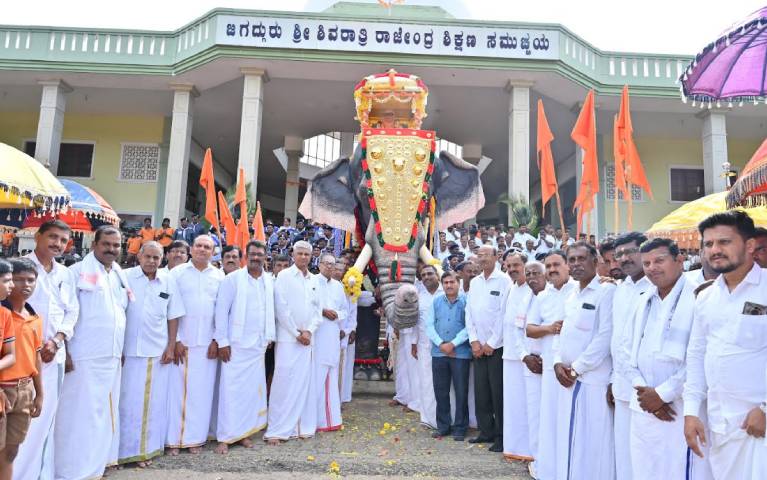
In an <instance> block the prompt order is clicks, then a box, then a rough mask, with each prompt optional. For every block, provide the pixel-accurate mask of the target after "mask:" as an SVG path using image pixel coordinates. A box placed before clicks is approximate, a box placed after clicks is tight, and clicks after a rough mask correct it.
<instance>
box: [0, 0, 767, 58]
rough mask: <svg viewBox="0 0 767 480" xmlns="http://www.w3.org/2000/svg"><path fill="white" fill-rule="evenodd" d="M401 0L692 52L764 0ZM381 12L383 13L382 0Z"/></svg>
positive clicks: (59, 8)
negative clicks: (717, 1) (622, 0)
mask: <svg viewBox="0 0 767 480" xmlns="http://www.w3.org/2000/svg"><path fill="white" fill-rule="evenodd" d="M365 1H369V2H373V3H375V0H365ZM404 2H405V3H406V4H427V5H435V4H437V5H443V6H445V8H446V9H447V10H448V11H451V13H453V14H454V15H455V16H457V17H468V18H472V19H477V20H486V19H493V20H506V21H520V22H540V23H560V24H562V25H564V26H565V27H567V28H568V29H570V30H571V31H572V32H574V33H575V34H576V35H578V36H580V37H581V38H583V39H584V40H586V41H587V42H589V43H591V44H592V45H594V46H596V47H597V48H599V49H601V50H609V51H618V52H623V51H625V52H641V53H666V54H695V53H697V52H699V51H700V50H701V49H702V48H703V47H705V46H706V45H707V44H708V43H710V42H711V41H713V40H714V39H716V38H717V37H718V36H719V35H720V34H721V33H722V32H723V31H725V30H727V29H728V27H730V26H731V25H733V24H735V23H738V22H740V21H741V20H742V19H743V18H745V17H747V16H748V15H749V14H750V13H752V12H754V11H756V10H757V9H759V8H762V7H763V6H764V5H765V0H761V1H760V0H729V1H727V2H725V3H723V4H720V3H716V4H714V3H713V2H703V1H701V0H671V1H669V0H642V1H641V2H628V3H623V2H618V1H615V0H580V1H573V0H544V1H539V2H530V1H527V0H526V1H524V2H523V1H521V0H469V1H459V0H404ZM333 3H335V0H279V1H275V0H183V1H182V0H165V1H162V0H160V1H158V0H131V1H128V2H114V1H109V0H106V1H105V0H66V1H62V0H24V1H11V2H3V7H2V14H0V24H4V25H47V26H66V27H93V28H126V29H142V30H175V29H177V28H179V27H181V26H182V25H184V24H186V23H187V22H190V21H192V20H194V19H195V18H198V17H199V16H201V15H202V14H204V13H206V12H208V11H209V10H212V9H213V8H216V7H228V8H241V9H253V10H275V9H279V10H292V11H320V10H322V9H324V8H326V7H327V6H329V5H332V4H333ZM710 5H712V6H715V10H713V9H711V7H710ZM725 6H726V8H725ZM393 8H394V9H396V8H397V6H394V7H393ZM381 15H382V17H385V16H386V15H387V12H386V9H385V8H383V7H382V8H381Z"/></svg>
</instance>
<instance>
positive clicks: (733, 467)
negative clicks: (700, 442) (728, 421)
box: [708, 424, 767, 480]
mask: <svg viewBox="0 0 767 480" xmlns="http://www.w3.org/2000/svg"><path fill="white" fill-rule="evenodd" d="M727 430H728V433H725V434H721V433H716V432H711V441H710V445H711V449H710V450H709V454H708V460H709V465H710V466H711V472H712V473H713V476H714V478H715V479H716V480H734V479H736V478H737V479H738V480H764V479H765V478H767V444H765V440H764V438H756V437H752V436H750V435H748V434H747V433H746V431H745V430H743V429H742V428H740V424H732V425H729V428H728V429H727Z"/></svg>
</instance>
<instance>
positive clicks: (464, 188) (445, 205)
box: [432, 151, 485, 230]
mask: <svg viewBox="0 0 767 480" xmlns="http://www.w3.org/2000/svg"><path fill="white" fill-rule="evenodd" d="M432 193H433V194H434V198H435V199H436V201H437V211H436V217H437V228H438V229H439V230H444V229H445V228H447V227H449V226H450V225H453V224H455V223H461V222H463V221H465V220H467V219H469V218H472V217H474V216H476V215H477V212H478V211H479V210H480V209H481V208H482V207H484V206H485V194H484V192H483V191H482V182H481V180H480V178H479V170H478V169H477V167H476V166H474V165H472V164H471V163H469V162H466V161H465V160H462V159H460V158H458V157H456V156H455V155H451V154H450V153H448V152H445V151H442V152H440V154H439V157H437V158H435V159H434V174H433V175H432Z"/></svg>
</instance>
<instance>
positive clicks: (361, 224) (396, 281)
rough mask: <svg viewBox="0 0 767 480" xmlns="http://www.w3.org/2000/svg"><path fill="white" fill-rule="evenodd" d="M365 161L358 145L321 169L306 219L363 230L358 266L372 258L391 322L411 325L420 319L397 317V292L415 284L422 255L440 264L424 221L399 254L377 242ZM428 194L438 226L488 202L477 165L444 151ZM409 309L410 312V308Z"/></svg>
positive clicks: (307, 199) (304, 209)
mask: <svg viewBox="0 0 767 480" xmlns="http://www.w3.org/2000/svg"><path fill="white" fill-rule="evenodd" d="M363 160H364V159H363V153H362V149H361V148H359V147H357V149H355V151H354V154H353V155H352V157H351V158H340V159H338V160H336V161H334V162H333V163H331V164H330V165H328V166H327V167H325V168H323V169H322V170H321V171H319V172H318V173H317V174H316V175H315V176H314V178H313V180H312V181H311V185H310V186H309V188H308V190H307V193H306V195H305V196H304V199H303V201H302V203H301V206H300V208H299V212H300V213H301V214H302V215H303V216H304V217H306V218H311V219H312V220H314V221H317V222H320V223H326V224H328V225H331V226H333V227H336V228H340V229H343V230H347V231H361V232H364V236H365V246H364V247H363V249H362V252H361V253H360V256H359V257H358V259H357V261H356V263H355V264H354V268H355V269H356V271H358V272H363V271H364V269H365V267H366V266H367V265H368V262H369V261H370V260H371V258H372V260H373V262H374V264H375V266H376V268H377V270H378V278H379V288H380V291H381V300H382V303H383V307H384V314H385V316H386V319H387V321H388V322H389V323H390V324H391V325H392V326H393V327H394V328H397V329H402V328H409V327H412V326H414V325H415V324H416V323H417V322H418V315H417V314H416V315H415V316H413V315H412V314H408V315H397V311H398V310H399V309H398V308H396V306H395V295H396V293H397V290H398V289H399V288H400V286H402V285H405V284H410V285H412V284H414V283H415V280H416V268H417V265H418V259H419V258H420V259H421V260H423V261H424V263H427V264H429V263H432V264H434V263H437V262H435V261H434V258H433V257H432V255H431V252H429V250H428V248H426V245H425V239H426V233H425V229H426V225H424V222H422V221H419V222H417V224H418V228H417V235H415V242H412V245H409V246H408V249H407V251H406V252H400V253H395V252H392V251H389V250H387V249H385V248H384V247H383V246H382V245H380V244H379V242H378V241H377V237H376V231H375V229H374V221H373V217H372V210H371V207H370V204H369V200H368V185H367V181H366V177H365V174H364V171H363V167H362V161H363ZM429 192H430V195H432V196H433V197H434V198H435V200H436V210H435V218H436V227H437V228H438V229H440V230H442V229H444V228H447V226H449V225H452V224H455V223H460V222H463V221H464V220H466V219H468V218H471V217H474V216H475V215H476V213H477V212H478V211H479V210H480V209H481V208H482V207H483V206H484V204H485V196H484V193H483V191H482V183H481V181H480V177H479V170H478V169H477V167H476V166H474V165H472V164H470V163H468V162H466V161H464V160H462V159H460V158H458V157H456V156H454V155H452V154H450V153H448V152H446V151H442V152H440V154H439V155H438V156H437V155H435V158H434V170H433V173H432V174H431V179H430V180H429ZM357 228H359V230H357ZM394 260H396V261H397V263H398V265H399V271H398V273H399V275H396V276H395V275H393V274H392V272H391V269H392V266H393V261H394ZM439 270H440V272H441V269H439ZM409 307H410V306H409ZM407 310H408V311H409V312H412V309H411V308H407ZM416 312H417V309H416Z"/></svg>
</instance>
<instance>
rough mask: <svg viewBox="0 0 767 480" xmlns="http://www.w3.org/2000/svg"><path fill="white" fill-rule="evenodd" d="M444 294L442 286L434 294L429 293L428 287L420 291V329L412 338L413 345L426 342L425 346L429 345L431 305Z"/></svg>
mask: <svg viewBox="0 0 767 480" xmlns="http://www.w3.org/2000/svg"><path fill="white" fill-rule="evenodd" d="M443 293H445V292H444V290H442V285H439V286H438V287H437V289H436V290H435V291H434V293H429V290H427V289H426V287H424V288H423V289H421V290H419V291H418V328H417V329H415V330H416V332H417V333H416V334H415V335H411V336H410V337H411V341H412V343H413V345H415V344H417V343H418V342H419V341H421V342H424V343H425V344H426V343H428V341H429V333H428V332H427V331H426V319H427V318H428V316H429V311H430V310H431V304H432V303H434V299H435V298H436V297H437V295H442V294H443ZM429 345H430V344H429Z"/></svg>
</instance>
